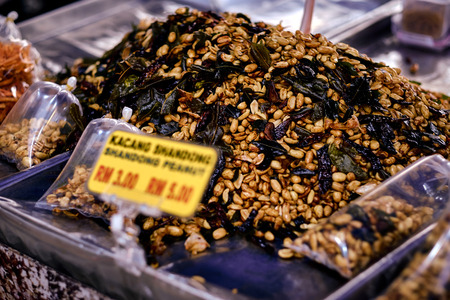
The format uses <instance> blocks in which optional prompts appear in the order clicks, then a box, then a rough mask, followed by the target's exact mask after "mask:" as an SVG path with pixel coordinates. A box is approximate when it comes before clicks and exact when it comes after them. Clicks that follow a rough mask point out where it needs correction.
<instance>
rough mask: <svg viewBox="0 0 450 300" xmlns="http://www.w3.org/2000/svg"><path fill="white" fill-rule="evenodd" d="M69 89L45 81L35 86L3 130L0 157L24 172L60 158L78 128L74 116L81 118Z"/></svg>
mask: <svg viewBox="0 0 450 300" xmlns="http://www.w3.org/2000/svg"><path fill="white" fill-rule="evenodd" d="M72 84H75V83H72ZM68 89H69V90H70V89H71V88H68ZM68 89H67V87H63V86H60V85H57V84H55V83H52V82H45V81H39V82H36V83H34V84H32V85H31V86H30V88H29V89H28V90H27V91H26V92H25V94H24V95H23V96H22V97H21V98H20V99H19V101H18V102H17V104H16V105H15V106H14V107H13V108H12V110H11V111H10V113H9V114H8V116H7V117H6V118H5V120H4V121H3V123H2V125H1V126H0V155H2V156H3V157H4V158H6V159H7V160H8V161H10V162H12V163H15V164H16V165H17V168H18V169H19V170H23V169H26V168H29V167H31V166H33V165H37V164H39V163H40V162H42V161H44V160H46V159H48V158H49V157H51V156H53V155H55V154H57V153H58V151H59V150H60V149H62V147H63V146H64V144H65V142H66V138H67V136H68V135H69V133H70V132H71V131H72V130H74V128H75V126H76V121H77V120H74V118H73V116H74V115H78V116H81V115H82V110H81V105H80V103H79V101H78V99H77V98H76V97H75V96H74V95H73V94H72V93H71V92H70V91H69V90H68Z"/></svg>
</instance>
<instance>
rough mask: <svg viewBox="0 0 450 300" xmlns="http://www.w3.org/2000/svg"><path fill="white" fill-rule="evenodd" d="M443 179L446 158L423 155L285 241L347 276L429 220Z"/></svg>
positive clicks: (449, 168) (448, 177)
mask: <svg viewBox="0 0 450 300" xmlns="http://www.w3.org/2000/svg"><path fill="white" fill-rule="evenodd" d="M449 182H450V162H449V161H447V160H445V159H444V158H443V157H442V156H440V155H433V156H429V157H426V158H423V159H421V160H419V161H418V162H416V163H415V164H413V165H411V166H410V167H408V168H406V169H405V170H403V171H402V172H400V173H398V174H397V175H395V176H393V177H392V178H390V179H389V180H387V181H386V182H385V183H384V184H382V185H379V186H378V187H377V188H375V189H374V190H373V191H371V192H369V193H368V194H366V195H364V196H362V197H360V198H359V199H357V200H354V201H353V202H352V204H350V205H348V206H346V207H344V208H342V209H341V210H339V211H337V212H336V213H334V214H333V215H331V216H330V217H329V218H328V219H324V220H323V221H322V222H319V224H317V225H315V226H312V227H311V228H309V229H308V230H307V231H306V232H305V233H304V234H303V235H302V236H300V237H298V238H297V239H295V240H294V241H293V243H291V244H287V243H285V246H286V247H288V248H291V249H292V250H294V251H295V252H297V253H299V254H302V255H305V256H307V257H309V258H311V259H313V260H315V261H317V262H319V263H322V264H324V265H325V266H327V267H329V268H331V269H334V270H336V271H338V272H339V273H340V274H341V275H342V276H344V277H347V278H350V277H353V276H355V275H356V274H358V273H359V272H361V271H362V270H364V269H365V268H366V267H368V266H369V265H370V264H371V263H373V262H374V261H376V260H377V259H378V258H380V257H382V256H383V255H384V254H386V253H388V252H389V251H391V250H393V249H394V248H395V247H397V246H398V245H400V244H401V243H402V242H404V241H405V240H406V239H408V238H409V237H411V236H412V235H413V234H414V233H416V232H418V230H420V229H421V228H423V227H424V226H425V225H426V224H429V223H430V221H432V220H433V219H435V218H436V216H437V215H438V212H440V211H441V210H442V207H443V206H444V205H445V203H446V202H448V199H449Z"/></svg>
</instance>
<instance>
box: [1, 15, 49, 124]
mask: <svg viewBox="0 0 450 300" xmlns="http://www.w3.org/2000/svg"><path fill="white" fill-rule="evenodd" d="M16 18H17V13H16V12H11V13H9V14H8V16H7V17H6V18H5V20H4V22H3V24H1V25H0V124H1V123H2V121H3V120H4V119H5V117H6V115H7V114H8V113H9V111H10V110H11V109H12V107H13V106H14V105H15V103H16V102H17V101H18V99H19V98H20V97H21V96H22V94H23V93H24V92H25V91H26V89H27V88H28V87H29V86H30V85H31V84H32V83H33V82H36V81H37V80H38V79H39V77H40V74H41V69H42V68H41V63H40V55H39V53H38V52H37V50H36V49H35V48H34V47H32V46H31V44H30V42H28V41H26V40H22V37H21V34H20V31H19V29H18V28H17V26H16V25H15V24H14V20H15V19H16Z"/></svg>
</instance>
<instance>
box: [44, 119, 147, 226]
mask: <svg viewBox="0 0 450 300" xmlns="http://www.w3.org/2000/svg"><path fill="white" fill-rule="evenodd" d="M115 130H122V131H127V132H133V133H140V134H142V132H141V131H140V130H139V129H138V128H137V127H135V126H133V125H131V124H129V123H126V122H125V121H124V120H115V119H108V118H102V119H95V120H93V121H91V122H90V123H89V125H88V126H87V127H86V129H85V130H84V132H83V135H82V136H81V138H80V140H79V142H78V144H77V146H76V148H75V150H74V152H73V153H72V155H71V157H70V159H69V161H68V162H67V164H66V166H65V167H64V169H63V170H62V172H61V174H60V175H59V176H58V178H57V179H56V180H55V182H54V183H53V184H52V186H51V187H50V188H49V189H48V190H47V192H46V193H45V194H44V195H43V196H42V197H41V198H40V199H39V201H38V202H37V203H36V207H37V208H42V209H47V210H52V211H53V212H55V213H60V212H63V213H65V214H66V215H69V216H74V215H78V213H81V214H82V215H85V216H88V217H97V218H104V219H109V217H110V216H111V215H112V214H113V213H114V212H115V211H116V208H115V206H114V205H111V204H108V203H105V202H103V201H101V200H99V199H97V198H96V197H94V195H92V194H91V193H89V192H88V191H87V189H86V185H85V183H86V181H87V179H88V178H89V175H90V172H91V171H92V168H93V166H94V164H95V162H96V160H97V158H98V155H100V151H101V150H102V147H103V144H104V143H105V141H106V139H107V138H108V136H109V134H110V133H111V132H113V131H115Z"/></svg>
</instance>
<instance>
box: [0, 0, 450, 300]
mask: <svg viewBox="0 0 450 300" xmlns="http://www.w3.org/2000/svg"><path fill="white" fill-rule="evenodd" d="M105 2H107V3H108V6H107V7H105ZM280 2H283V1H280ZM291 2H292V1H284V2H283V3H284V4H286V3H288V4H289V3H291ZM324 2H328V3H331V4H333V5H338V4H341V5H342V6H343V7H347V8H349V7H351V6H352V5H354V3H358V4H360V5H362V4H361V3H362V2H366V3H369V4H374V3H375V5H373V6H372V7H371V8H370V9H367V7H365V8H364V9H359V10H358V9H355V11H356V12H357V13H355V11H353V12H354V13H355V14H352V15H351V16H352V19H353V20H355V21H351V22H349V23H346V22H348V20H349V19H348V17H346V16H345V14H344V13H343V11H344V10H330V9H329V6H328V7H327V5H326V4H323V3H321V6H320V7H321V9H318V10H316V12H315V14H316V15H318V18H319V19H320V20H326V19H327V17H330V13H331V12H330V11H332V13H331V15H333V13H334V14H335V15H336V14H342V15H343V16H342V17H340V18H339V22H337V23H334V26H333V27H334V28H326V27H321V26H320V25H321V24H317V25H316V27H313V30H314V31H315V32H319V31H320V32H322V33H324V35H325V36H328V38H329V39H330V40H331V41H333V42H338V41H344V42H347V43H349V44H351V45H352V46H354V47H355V48H357V49H359V50H360V52H362V53H366V54H368V55H369V56H371V57H373V58H374V59H375V60H377V61H378V60H383V61H385V62H386V63H388V64H389V65H391V66H398V67H402V68H403V69H404V70H408V63H407V62H406V60H405V58H406V57H409V58H410V59H413V61H414V62H418V63H419V64H420V66H421V68H420V70H419V72H418V73H417V74H416V75H414V76H412V79H414V80H417V81H421V82H423V84H424V86H426V87H430V88H433V87H434V85H433V84H434V81H435V80H436V79H435V77H434V76H436V78H440V80H443V83H442V84H440V86H439V87H438V88H436V89H434V88H433V89H434V90H438V91H443V92H445V93H449V91H448V89H450V84H449V82H448V80H450V79H449V78H450V76H447V77H445V76H442V74H445V72H444V71H445V70H444V69H445V68H443V67H441V68H437V69H433V67H432V66H428V65H427V63H426V62H430V61H432V62H434V64H435V65H439V64H440V63H442V64H443V65H444V66H445V64H447V65H449V57H450V55H448V54H449V53H448V50H447V51H446V52H444V53H432V52H423V51H422V50H418V49H415V48H409V47H406V46H403V45H400V44H399V43H398V42H397V41H396V39H395V37H394V36H393V35H392V33H391V31H390V18H391V16H392V15H393V14H394V13H397V12H399V3H400V1H356V2H355V1H337V0H330V1H324ZM211 3H212V4H211ZM236 3H237V1H236V2H233V1H211V2H210V3H209V4H208V5H206V4H203V3H202V2H201V1H148V2H145V1H125V2H123V1H119V0H111V1H110V2H108V1H99V0H90V1H80V2H79V3H78V4H76V5H72V6H69V7H67V8H65V9H63V10H58V11H56V12H54V13H51V14H49V15H44V16H41V17H38V18H36V19H32V20H30V21H28V22H27V23H23V24H19V25H20V26H19V27H21V29H22V31H23V34H24V36H25V37H26V38H29V39H30V40H31V41H32V42H33V43H34V45H35V46H36V47H37V48H38V50H39V51H40V52H41V55H43V57H44V60H45V61H46V67H47V68H48V69H50V70H56V71H57V70H60V69H61V68H62V67H63V66H64V64H69V65H70V64H71V63H72V61H73V60H74V59H75V58H78V57H83V56H98V55H101V53H102V51H104V50H107V49H109V48H111V46H112V45H114V44H115V43H117V42H118V41H119V40H120V38H121V36H122V34H123V33H125V32H127V31H128V30H129V26H130V24H132V23H136V22H137V20H138V19H140V18H142V17H145V16H150V17H160V16H161V15H165V14H167V13H169V12H172V11H173V10H174V9H175V8H176V7H178V6H181V5H188V6H191V7H197V8H200V9H212V8H215V6H214V5H219V9H220V10H224V7H232V6H230V5H231V4H234V5H237V4H236ZM213 4H214V5H213ZM380 4H382V5H381V6H380ZM226 5H229V6H226ZM216 7H217V6H216ZM235 7H238V6H235ZM283 7H284V8H285V7H286V6H283ZM287 7H289V6H287ZM374 7H377V8H375V9H374ZM279 9H281V8H279ZM226 10H229V11H232V9H226ZM234 10H237V8H236V9H234ZM254 13H255V14H256V15H257V17H256V19H261V20H266V18H265V15H264V14H259V15H258V11H255V12H254ZM266 13H267V11H266ZM298 13H299V16H301V8H300V9H299V10H298ZM327 13H328V15H327ZM250 15H251V14H250ZM258 16H261V17H258ZM278 16H279V15H278ZM251 17H252V18H253V19H255V17H254V16H251ZM278 19H279V17H278ZM61 20H64V22H62V21H61ZM293 20H294V21H292V22H293V23H292V24H295V21H296V18H293ZM299 20H300V17H298V23H300V22H299ZM59 22H61V24H64V25H62V26H58V27H57V28H55V24H60V23H59ZM283 24H284V22H283ZM324 24H325V23H324ZM355 24H357V25H358V26H355ZM322 25H323V24H322ZM293 26H294V25H293ZM323 26H325V25H323ZM100 29H103V30H100ZM327 33H328V34H327ZM397 63H398V64H397ZM436 72H437V73H436ZM441 72H444V73H441ZM447 72H448V71H447ZM429 73H431V74H432V75H429ZM405 74H406V75H407V76H409V74H407V72H405ZM447 75H448V73H447ZM443 77H445V78H443ZM445 80H447V82H446V81H445ZM64 163H65V161H64V162H60V163H56V164H53V165H51V166H48V168H43V169H42V170H39V171H37V169H35V170H30V171H28V172H27V173H24V175H22V174H21V173H22V172H20V173H18V174H13V175H12V176H8V177H6V180H2V181H1V182H0V242H2V243H5V244H7V245H10V246H12V247H13V248H15V249H18V250H19V251H21V252H23V253H25V254H28V255H30V256H32V257H34V258H36V259H38V260H39V261H41V262H43V263H45V264H47V265H49V266H51V267H53V268H55V269H56V270H58V271H59V272H62V273H65V274H68V275H70V276H71V277H73V278H75V279H77V280H79V281H81V282H83V283H85V284H88V285H90V286H92V287H94V288H95V289H96V290H98V291H100V292H102V293H104V294H106V295H109V296H111V297H113V298H117V299H143V298H151V299H279V298H293V299H298V298H310V299H323V298H325V297H328V298H329V299H362V298H366V299H368V298H371V297H374V296H376V295H377V293H379V292H380V291H381V289H383V288H384V287H385V286H386V284H387V283H388V282H390V281H391V280H392V278H394V277H395V275H396V274H397V273H398V272H399V269H401V267H402V264H403V263H404V262H405V261H407V260H408V257H409V255H410V253H412V251H413V250H414V249H415V247H417V246H418V245H419V244H420V243H421V242H422V241H423V240H424V237H425V236H426V234H427V232H428V231H429V230H430V228H431V227H429V228H426V229H425V230H423V231H421V232H420V233H419V234H418V235H416V236H415V237H413V238H411V239H410V240H408V241H407V242H406V243H404V244H403V245H402V246H401V247H399V248H397V249H396V250H394V251H393V252H391V253H390V254H389V255H387V256H386V257H385V258H383V259H382V260H380V261H379V262H377V263H376V264H374V265H373V266H372V267H371V268H369V269H368V270H366V271H365V272H363V273H361V274H360V275H358V276H357V277H356V278H354V279H353V280H350V281H348V280H346V279H344V278H342V277H340V276H339V275H338V274H337V273H335V272H333V271H330V270H328V269H325V268H323V267H321V266H319V265H318V264H316V263H314V262H311V261H309V260H307V259H303V260H290V261H284V260H281V259H279V258H278V257H277V256H276V254H268V253H266V252H264V251H263V250H262V249H260V248H258V247H257V246H254V245H253V244H251V243H249V242H247V241H246V240H245V239H242V238H239V237H234V238H231V239H228V240H224V241H218V242H216V243H214V245H213V246H212V248H211V250H210V251H208V253H206V254H201V255H198V256H196V257H191V256H190V255H189V254H187V253H186V252H185V251H184V249H183V245H182V244H181V243H178V244H175V245H174V246H173V247H170V248H169V249H168V250H167V251H166V253H165V254H164V255H163V256H162V257H161V265H162V266H161V267H160V268H159V269H157V270H154V269H152V268H150V267H149V268H147V269H145V270H144V272H143V274H142V275H141V276H136V275H133V274H130V273H127V272H125V271H124V270H123V269H122V268H121V267H120V266H118V265H117V263H116V261H115V260H114V253H113V251H112V250H111V249H113V246H114V243H113V239H112V236H111V234H110V233H109V231H107V230H106V229H105V226H104V224H99V223H98V222H95V221H93V220H88V219H84V220H77V221H74V220H71V219H67V218H63V217H57V216H53V215H51V214H49V213H48V212H43V211H36V210H34V204H35V202H36V200H37V199H39V197H40V196H41V195H42V194H43V193H44V192H45V190H46V189H47V188H48V187H49V186H50V185H51V183H52V182H53V180H54V179H56V177H57V175H58V174H59V172H60V171H61V169H62V167H63V166H64ZM0 169H1V166H0ZM25 174H27V175H25ZM2 183H4V184H2ZM193 275H199V276H202V277H204V278H205V279H206V283H204V284H200V283H199V282H197V281H194V280H192V279H191V278H190V277H191V276H193ZM233 289H236V290H237V292H238V293H237V294H235V293H233V292H232V290H233Z"/></svg>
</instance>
